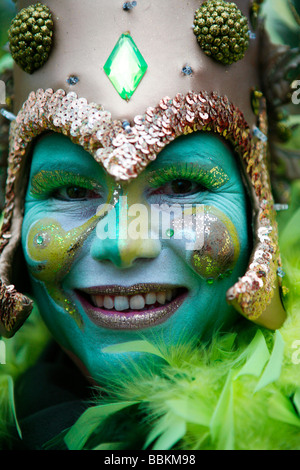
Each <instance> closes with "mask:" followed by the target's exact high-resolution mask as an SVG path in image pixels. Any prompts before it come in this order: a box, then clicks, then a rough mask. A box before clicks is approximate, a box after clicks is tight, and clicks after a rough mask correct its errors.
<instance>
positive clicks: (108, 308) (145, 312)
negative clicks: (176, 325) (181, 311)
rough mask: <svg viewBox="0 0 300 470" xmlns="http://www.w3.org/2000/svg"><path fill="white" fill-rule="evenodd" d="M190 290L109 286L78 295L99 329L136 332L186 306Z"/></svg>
mask: <svg viewBox="0 0 300 470" xmlns="http://www.w3.org/2000/svg"><path fill="white" fill-rule="evenodd" d="M187 294H188V290H187V289H186V288H185V287H174V286H169V285H161V284H160V285H159V284H136V285H134V286H131V287H122V286H108V287H107V286H106V287H95V288H87V289H81V290H77V291H76V295H77V298H78V299H79V301H80V303H81V305H82V306H83V308H84V310H85V312H86V314H87V315H88V317H89V318H90V319H91V320H92V321H93V323H95V324H96V325H98V326H101V327H103V328H108V329H117V330H133V329H135V330H137V329H142V328H148V327H150V326H155V325H158V324H160V323H162V322H164V321H165V320H167V319H168V318H169V317H170V316H171V315H173V313H175V312H176V310H177V309H178V308H179V307H180V306H181V304H182V303H183V302H184V300H185V298H186V296H187Z"/></svg>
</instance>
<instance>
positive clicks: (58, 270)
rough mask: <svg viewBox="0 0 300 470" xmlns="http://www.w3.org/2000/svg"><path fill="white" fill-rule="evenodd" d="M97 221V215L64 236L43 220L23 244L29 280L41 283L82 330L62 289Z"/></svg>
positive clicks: (54, 223)
mask: <svg viewBox="0 0 300 470" xmlns="http://www.w3.org/2000/svg"><path fill="white" fill-rule="evenodd" d="M98 221H99V214H96V215H95V216H94V217H92V218H91V219H89V220H88V221H87V222H86V223H85V224H83V225H81V226H80V227H76V228H74V229H72V230H70V231H68V232H66V231H65V230H64V229H63V228H62V227H61V225H60V224H59V222H57V220H55V219H50V218H44V219H41V220H39V221H38V222H36V223H35V224H34V225H32V226H31V228H30V230H29V233H28V235H27V241H26V255H27V256H26V258H27V264H28V268H29V270H30V273H31V274H32V276H33V277H34V278H35V279H37V280H38V281H41V282H43V283H44V285H45V287H46V289H47V291H48V293H49V295H50V297H51V298H52V299H53V300H54V302H56V303H57V304H58V305H59V306H61V307H62V308H63V309H64V310H65V311H66V312H67V313H68V314H70V315H72V316H73V318H74V319H75V321H76V323H77V324H78V325H79V326H80V327H82V319H81V316H80V314H79V313H78V311H77V309H76V307H75V305H74V304H73V303H72V301H71V299H69V298H68V296H67V294H66V293H65V292H64V291H63V289H62V281H63V279H64V277H65V276H66V275H67V274H68V272H69V271H70V269H71V266H72V264H73V262H74V260H75V257H76V254H77V253H78V252H79V250H80V248H81V247H82V245H83V243H84V241H85V240H86V238H87V237H88V235H89V234H90V233H91V232H92V230H94V228H95V227H96V225H97V223H98Z"/></svg>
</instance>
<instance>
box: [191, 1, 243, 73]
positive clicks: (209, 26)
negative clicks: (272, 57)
mask: <svg viewBox="0 0 300 470" xmlns="http://www.w3.org/2000/svg"><path fill="white" fill-rule="evenodd" d="M194 33H195V35H196V36H197V41H198V43H199V45H200V47H201V48H202V49H203V52H204V53H205V54H206V55H207V56H210V57H212V58H213V59H215V60H217V61H218V62H221V63H222V64H225V65H230V64H232V63H233V62H237V61H238V60H241V59H242V58H243V57H244V55H245V53H246V51H247V49H248V46H249V25H248V20H247V18H246V17H245V16H244V15H243V14H242V12H241V11H240V10H239V9H238V8H237V6H236V4H235V3H228V2H225V1H223V0H209V1H206V2H204V3H203V4H202V5H201V6H200V8H199V9H198V10H196V12H195V17H194Z"/></svg>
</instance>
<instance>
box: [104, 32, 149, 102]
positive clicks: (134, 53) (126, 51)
mask: <svg viewBox="0 0 300 470" xmlns="http://www.w3.org/2000/svg"><path fill="white" fill-rule="evenodd" d="M147 68H148V65H147V63H146V62H145V59H144V58H143V56H142V54H141V53H140V51H139V50H138V48H137V46H136V44H135V42H134V41H133V39H132V37H131V36H130V34H126V33H125V34H122V35H121V36H120V38H119V40H118V42H117V44H116V45H115V47H114V49H113V51H112V53H111V54H110V56H109V58H108V59H107V61H106V63H105V65H104V71H105V73H106V75H107V76H108V78H109V79H110V81H111V83H112V84H113V86H114V87H115V89H116V90H117V92H118V93H119V95H120V96H121V98H123V99H124V100H127V101H128V100H129V99H130V98H131V96H132V95H133V93H134V92H135V90H136V89H137V86H138V84H139V83H140V81H141V80H142V78H143V76H144V75H145V73H146V70H147Z"/></svg>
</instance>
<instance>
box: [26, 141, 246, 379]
mask: <svg viewBox="0 0 300 470" xmlns="http://www.w3.org/2000/svg"><path fill="white" fill-rule="evenodd" d="M29 180H30V183H29V187H28V191H27V197H26V203H25V216H24V222H23V228H22V245H23V250H24V255H25V259H26V262H27V265H28V268H29V271H30V274H31V278H32V286H33V289H34V296H35V298H36V299H37V302H38V306H39V309H40V312H41V314H42V316H43V318H44V319H45V322H46V324H47V325H48V327H49V329H50V331H51V332H52V333H53V335H54V337H55V339H56V340H57V342H58V343H60V344H61V345H62V346H63V347H64V349H65V350H67V351H70V352H71V353H72V355H73V356H75V357H77V358H79V360H80V361H81V362H82V363H83V364H84V365H85V367H86V368H87V370H88V371H89V374H90V375H91V376H92V377H93V378H94V379H95V380H97V379H99V380H100V377H101V376H102V374H104V375H105V376H106V377H108V378H109V377H110V374H115V371H116V367H119V360H120V357H119V356H117V357H116V356H115V355H114V354H112V355H107V354H105V353H104V352H102V348H105V347H106V346H109V345H112V344H117V343H122V342H124V341H132V340H135V339H140V331H139V330H141V329H142V334H143V337H144V338H145V339H148V340H152V339H153V338H156V337H159V338H160V339H161V340H163V341H164V342H165V343H166V345H167V346H168V345H174V344H176V342H177V341H180V340H181V339H182V338H183V337H186V338H187V339H188V338H191V337H194V336H197V338H204V339H205V340H206V339H209V338H210V336H211V334H212V332H213V330H214V329H218V328H220V327H221V326H223V324H224V323H229V324H231V323H232V322H234V321H235V319H236V316H235V314H234V313H233V312H232V309H231V308H230V307H229V306H228V305H227V303H226V300H225V295H226V292H227V290H228V289H229V288H230V287H231V286H232V285H233V283H234V282H235V281H236V280H237V279H238V277H239V276H241V275H242V274H243V273H244V272H245V267H246V265H247V262H248V256H249V250H248V226H247V215H246V207H247V205H246V196H245V191H244V187H243V183H242V178H241V176H240V173H239V170H238V168H237V166H236V163H235V160H234V157H233V155H232V152H231V151H230V150H229V149H228V147H226V146H225V145H224V143H223V142H222V141H221V140H220V139H218V138H216V137H215V136H213V135H208V134H201V133H198V134H197V133H195V134H191V135H189V136H186V137H182V138H178V139H176V140H175V141H174V142H172V143H170V144H169V145H168V146H167V147H166V148H165V149H164V150H163V151H162V152H161V154H160V155H159V156H158V158H157V159H156V161H154V162H152V163H151V164H150V165H149V167H147V168H146V169H145V170H144V172H142V173H141V174H140V175H139V177H138V178H137V179H136V180H133V181H131V182H130V183H126V184H123V183H122V184H121V185H118V184H116V182H115V181H114V180H113V179H112V178H111V177H109V176H108V175H107V174H106V173H105V171H104V170H103V168H101V167H100V165H98V164H97V162H96V161H95V160H94V159H93V158H92V157H91V156H90V155H89V154H87V153H86V152H85V151H84V150H83V149H82V148H80V147H79V146H77V145H74V144H72V143H71V142H70V141H69V140H68V139H67V138H66V137H64V136H61V135H48V136H45V137H44V138H42V139H41V140H39V141H38V142H37V144H36V146H35V148H34V152H33V158H32V167H31V174H30V178H29ZM121 196H122V197H126V198H127V200H126V204H127V205H128V208H127V209H128V211H127V215H126V217H125V218H124V217H122V216H119V215H118V214H119V209H120V208H121V206H122V204H123V205H124V204H125V202H123V201H121ZM107 203H108V204H110V205H111V206H112V207H113V208H114V209H115V210H116V217H115V219H114V220H115V223H114V224H113V227H112V230H111V232H110V227H109V223H107V230H108V236H107V238H103V239H102V238H101V236H99V235H100V231H99V228H100V227H103V225H104V224H105V223H106V222H108V221H109V217H108V215H105V213H106V212H105V210H104V209H103V210H104V212H101V213H100V212H99V207H100V206H101V205H103V204H107ZM137 204H142V205H143V209H145V210H144V211H142V213H141V214H138V213H137V212H136V211H135V209H136V205H137ZM164 204H165V205H166V206H167V207H169V206H172V205H173V204H178V206H179V209H180V217H179V218H180V219H182V218H186V220H187V222H189V220H191V221H192V222H193V221H194V218H195V213H196V212H197V210H200V222H201V223H200V231H199V230H198V231H197V229H196V230H194V229H191V230H189V229H185V228H184V227H183V228H182V227H181V228H180V226H179V225H177V222H178V221H177V220H176V217H174V218H173V219H172V221H173V224H171V225H170V226H168V227H167V228H164V225H163V222H164V221H165V220H166V218H167V215H168V214H167V213H166V212H164V211H163V210H162V218H161V219H160V220H161V221H160V222H158V223H157V224H156V225H155V226H154V227H152V226H150V225H149V227H148V225H147V223H148V224H149V222H150V221H151V220H150V219H151V217H150V213H151V209H152V208H153V206H154V205H158V206H160V207H163V206H164ZM189 207H192V208H191V209H189ZM195 208H196V209H195ZM189 211H190V212H189ZM193 211H194V212H193ZM195 211H196V212H195ZM109 215H110V216H111V215H112V212H111V211H110V213H109ZM181 222H182V220H181ZM178 224H179V222H178ZM126 225H127V228H128V229H129V228H130V227H131V228H135V230H136V231H140V234H141V237H140V238H136V239H135V237H134V236H124V232H125V233H127V232H126V230H125V228H126V227H125V226H126ZM151 230H152V232H151ZM180 230H181V231H182V235H183V239H178V235H179V234H180ZM162 232H164V233H162ZM112 234H114V237H110V235H112ZM158 234H159V236H157V235H158ZM147 235H149V236H148V237H147ZM190 236H191V237H190ZM184 237H186V240H185V239H184ZM189 237H190V238H189ZM186 242H191V246H192V248H191V249H187V247H186ZM218 279H222V282H217V281H218ZM213 281H214V282H213ZM147 286H148V287H147ZM149 286H150V287H151V289H153V290H154V292H149V289H150V287H149ZM116 289H117V292H118V295H117V294H116ZM147 289H148V291H147V294H148V296H146V292H145V290H147ZM156 291H157V292H156ZM164 291H165V292H164ZM183 291H184V292H185V293H184V294H178V292H183ZM167 294H168V296H169V299H171V300H168V301H167V300H166V298H167ZM178 295H184V297H182V298H181V301H180V302H182V303H180V302H179V301H178V298H177V297H176V296H178ZM153 296H154V298H155V299H156V302H158V300H157V299H160V301H161V302H169V303H166V304H164V303H162V304H159V305H160V308H158V307H157V306H156V307H155V308H154V307H153V305H151V304H146V297H147V299H148V300H147V301H149V302H151V298H152V297H153ZM173 296H175V297H174V298H173ZM133 297H135V298H134V304H135V307H131V308H133V309H135V310H133V312H131V311H130V310H126V309H125V311H124V313H122V312H123V310H122V311H118V309H117V308H116V305H119V306H121V307H119V308H124V304H126V302H127V304H128V305H129V304H130V303H131V302H132V298H133ZM149 298H150V300H149ZM172 299H173V300H172ZM101 302H102V303H101ZM174 302H175V304H174ZM99 305H102V307H100V306H99ZM109 305H111V307H110V306H109ZM122 305H123V307H122ZM169 305H171V306H172V305H173V306H174V305H175V307H174V309H173V310H172V309H169ZM157 309H158V310H159V312H160V311H162V312H163V314H162V316H161V317H160V316H159V317H158V316H157V314H155V312H154V314H153V311H156V310H157ZM165 312H167V314H166V313H165ZM97 316H98V317H100V318H101V319H102V320H103V319H104V320H105V322H106V323H105V322H103V321H102V320H101V322H100V323H99V322H98V323H97V321H95V318H96V317H97ZM141 317H142V318H145V319H146V320H145V322H144V320H143V321H140V318H141ZM148 317H149V320H147V318H148ZM157 318H159V321H157ZM74 320H75V321H74ZM128 325H129V326H128ZM141 325H142V326H141ZM147 357H148V356H147ZM147 357H145V356H143V355H141V356H138V358H136V357H134V360H143V361H146V362H147V360H148V359H147ZM132 359H133V358H132V356H131V354H130V353H128V355H127V354H124V355H122V362H124V363H125V365H128V364H129V363H130V361H131V360H132ZM128 361H129V362H128ZM150 363H151V359H149V363H147V365H148V366H151V364H150Z"/></svg>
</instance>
